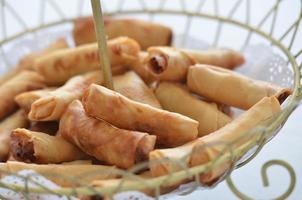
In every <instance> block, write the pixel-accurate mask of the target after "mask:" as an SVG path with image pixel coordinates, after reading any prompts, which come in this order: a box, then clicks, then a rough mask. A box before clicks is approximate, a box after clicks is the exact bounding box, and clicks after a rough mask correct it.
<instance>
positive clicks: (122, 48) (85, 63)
mask: <svg viewBox="0 0 302 200" xmlns="http://www.w3.org/2000/svg"><path fill="white" fill-rule="evenodd" d="M107 47H108V54H109V55H108V56H109V59H110V61H111V66H112V71H113V72H114V71H115V70H114V66H118V67H119V68H120V67H121V66H123V67H127V66H128V65H130V64H131V63H133V62H134V61H135V60H136V59H137V57H138V53H139V51H140V46H139V44H138V43H137V42H136V41H135V40H133V39H130V38H127V37H119V38H116V39H112V40H109V41H108V43H107ZM100 65H101V64H100V58H99V52H98V45H97V44H96V43H93V44H87V45H82V46H79V47H75V48H70V49H64V50H59V51H56V52H53V53H50V54H48V55H46V56H43V57H41V58H39V59H37V60H36V62H35V69H36V70H37V71H38V72H39V73H40V74H41V75H43V76H44V77H45V81H46V83H47V84H48V85H62V84H64V83H65V82H66V81H67V80H68V79H69V78H71V77H72V76H75V75H78V74H82V73H85V72H88V71H93V70H98V69H100Z"/></svg>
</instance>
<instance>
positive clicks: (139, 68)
mask: <svg viewBox="0 0 302 200" xmlns="http://www.w3.org/2000/svg"><path fill="white" fill-rule="evenodd" d="M147 57H148V53H147V52H144V51H141V52H140V53H139V55H138V59H137V60H136V61H135V62H134V63H133V64H132V65H130V68H131V69H132V70H133V71H135V72H136V73H137V74H138V75H139V76H140V77H141V78H142V79H143V80H144V82H145V83H146V84H149V83H152V82H154V81H156V76H155V75H154V74H153V73H152V72H151V71H150V70H149V68H148V66H147V64H146V63H145V60H146V59H147Z"/></svg>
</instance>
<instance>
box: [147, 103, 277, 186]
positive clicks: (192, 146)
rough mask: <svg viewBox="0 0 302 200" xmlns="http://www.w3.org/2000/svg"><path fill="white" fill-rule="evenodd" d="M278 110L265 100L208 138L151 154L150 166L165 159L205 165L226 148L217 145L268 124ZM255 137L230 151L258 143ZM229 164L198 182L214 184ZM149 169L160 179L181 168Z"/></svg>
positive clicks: (165, 165)
mask: <svg viewBox="0 0 302 200" xmlns="http://www.w3.org/2000/svg"><path fill="white" fill-rule="evenodd" d="M280 110H281V108H280V104H279V102H278V100H277V99H276V98H275V97H264V98H263V99H262V100H261V101H260V102H258V103H257V104H255V105H254V106H253V107H252V108H250V109H249V110H247V111H246V112H245V113H243V114H242V115H241V116H239V117H238V118H237V119H235V120H233V121H232V122H230V123H229V124H227V125H225V126H224V127H222V128H221V129H219V130H217V131H215V132H213V133H211V134H209V135H207V136H204V137H201V138H198V139H197V140H194V141H193V142H191V143H188V144H185V145H183V146H180V147H176V148H170V149H159V150H154V151H152V152H151V153H150V155H149V157H150V160H151V163H152V162H155V161H156V160H161V159H164V158H166V159H168V160H170V161H180V162H181V163H186V166H187V167H193V166H196V165H203V164H207V163H208V162H210V161H211V160H214V159H215V158H216V157H217V156H219V154H220V153H221V152H223V150H225V148H226V146H225V145H219V142H224V143H230V142H233V141H235V140H237V139H239V138H240V137H242V136H243V135H245V134H247V132H248V131H251V130H253V129H255V128H256V127H258V126H260V125H262V124H263V123H264V122H267V120H269V119H271V117H273V116H274V115H275V114H277V113H278V112H279V111H280ZM258 136H259V135H255V134H254V135H253V134H250V135H246V137H244V138H242V139H241V140H239V141H237V142H236V143H234V146H233V150H234V149H236V148H240V147H242V146H244V145H245V144H248V143H249V142H252V141H256V140H258V139H259V137H258ZM215 144H216V145H215ZM207 145H208V146H207ZM226 153H227V152H226ZM228 153H229V152H228ZM230 165H231V163H230V161H228V162H226V163H224V164H222V165H221V166H218V167H216V168H214V169H212V170H210V171H208V172H207V173H205V174H202V175H201V179H200V180H201V182H202V183H204V184H210V183H212V182H214V181H215V180H217V179H218V178H219V177H220V176H221V175H223V174H224V173H225V172H226V171H227V169H228V168H229V167H230ZM150 169H151V172H152V174H153V175H154V176H161V175H165V174H168V173H172V172H175V171H178V170H180V169H181V167H180V166H179V165H177V164H175V162H162V163H160V164H158V162H157V163H155V164H151V165H150Z"/></svg>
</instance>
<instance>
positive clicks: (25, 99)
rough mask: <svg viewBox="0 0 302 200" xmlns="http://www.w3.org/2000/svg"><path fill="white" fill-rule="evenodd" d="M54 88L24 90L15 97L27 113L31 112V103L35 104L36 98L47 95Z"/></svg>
mask: <svg viewBox="0 0 302 200" xmlns="http://www.w3.org/2000/svg"><path fill="white" fill-rule="evenodd" d="M53 90H54V89H53V88H52V89H50V88H45V89H42V90H33V91H28V92H23V93H21V94H19V95H17V96H16V97H15V102H16V103H17V104H18V106H19V107H20V108H21V109H23V110H24V112H25V113H29V111H30V108H31V104H33V103H34V102H35V101H36V100H38V99H40V98H42V97H45V96H47V95H48V94H49V92H50V91H53Z"/></svg>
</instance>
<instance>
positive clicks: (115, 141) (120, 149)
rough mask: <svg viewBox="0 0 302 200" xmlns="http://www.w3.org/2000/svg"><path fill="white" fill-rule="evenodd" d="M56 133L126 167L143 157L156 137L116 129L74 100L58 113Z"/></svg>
mask: <svg viewBox="0 0 302 200" xmlns="http://www.w3.org/2000/svg"><path fill="white" fill-rule="evenodd" d="M60 135H61V136H62V137H64V138H65V139H66V140H67V141H69V142H71V143H73V144H74V145H76V146H78V147H79V148H80V149H81V150H82V151H84V152H85V153H87V154H89V155H91V156H94V157H95V158H97V159H98V160H100V161H104V162H106V163H108V164H112V165H116V166H117V167H120V168H126V169H127V168H130V167H132V166H133V165H134V164H135V163H138V162H140V161H145V160H147V159H148V154H149V152H150V151H151V150H153V147H154V145H155V139H156V137H155V136H151V135H149V134H148V133H142V132H137V131H128V130H123V129H118V128H116V127H114V126H112V125H111V124H109V123H107V122H105V121H103V120H98V119H95V118H92V117H89V116H87V115H86V113H85V110H84V108H83V106H82V103H81V102H80V101H78V100H75V101H73V102H72V103H71V104H70V105H69V107H68V109H67V110H66V112H65V113H64V115H63V116H62V119H61V121H60Z"/></svg>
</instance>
